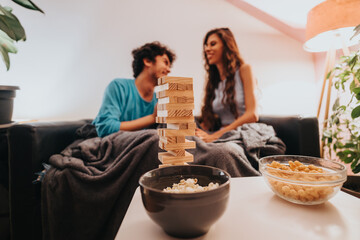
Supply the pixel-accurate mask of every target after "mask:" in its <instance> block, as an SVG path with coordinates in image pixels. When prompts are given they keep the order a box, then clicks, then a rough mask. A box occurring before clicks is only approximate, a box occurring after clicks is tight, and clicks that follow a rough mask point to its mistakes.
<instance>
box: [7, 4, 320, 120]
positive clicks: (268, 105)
mask: <svg viewBox="0 0 360 240" xmlns="http://www.w3.org/2000/svg"><path fill="white" fill-rule="evenodd" d="M34 2H35V3H36V4H37V5H38V6H39V7H40V8H42V9H43V10H44V11H45V15H43V14H41V13H39V12H34V11H29V10H26V9H22V8H21V7H19V6H17V5H15V4H11V2H10V3H8V4H7V5H10V6H12V7H13V9H14V13H15V14H16V15H17V16H18V18H19V19H20V21H22V23H23V25H24V27H25V30H26V33H27V38H28V39H27V41H26V42H20V43H18V44H17V45H18V48H19V52H18V53H17V54H16V55H11V57H10V58H11V69H10V71H9V72H6V71H5V70H4V69H5V67H4V66H0V67H1V70H0V72H1V73H0V79H1V84H9V85H18V86H20V88H21V90H20V91H18V92H17V97H16V99H15V109H14V117H13V118H14V119H38V120H55V119H56V120H73V119H81V118H93V117H95V115H96V114H97V111H98V109H99V107H100V104H101V100H102V95H103V91H104V89H105V87H106V85H107V84H108V83H109V82H110V81H111V80H112V79H113V78H115V77H132V69H131V60H132V58H131V50H132V49H133V48H135V47H138V46H140V45H142V44H144V43H146V42H150V41H154V40H159V41H161V42H163V43H164V44H166V45H168V46H169V47H170V48H171V49H173V50H174V51H175V52H176V54H177V60H176V61H175V62H174V66H173V69H172V72H171V74H170V75H172V76H189V77H193V78H194V82H195V85H194V89H195V91H196V94H195V105H196V109H195V112H196V114H198V113H199V112H200V107H201V101H202V96H203V95H202V90H203V84H204V74H205V72H204V70H203V59H202V41H203V37H204V35H205V33H206V32H207V31H208V30H210V29H212V28H215V27H225V26H226V27H230V29H231V30H232V31H233V32H234V34H235V37H236V40H237V43H238V46H239V48H240V52H241V54H242V55H243V57H244V59H245V60H246V61H247V62H248V63H249V64H251V65H252V67H253V72H254V75H255V76H256V78H257V80H258V92H259V104H260V113H261V114H275V115H293V114H301V115H312V116H314V115H315V114H316V105H317V102H318V99H317V98H318V95H319V91H320V90H319V89H318V87H317V85H318V83H317V82H316V81H315V80H314V79H315V72H314V65H313V60H312V56H311V54H310V53H307V52H305V51H304V50H303V49H302V44H301V43H300V42H297V41H295V40H293V39H291V38H289V37H287V36H285V35H283V34H282V33H280V32H278V31H277V30H275V29H273V28H271V27H269V26H267V25H266V24H264V23H262V22H260V21H258V20H256V19H255V18H253V17H251V16H249V15H248V14H246V13H244V12H242V11H241V10H240V9H238V8H236V7H234V6H233V5H231V4H230V3H228V2H226V1H222V0H151V1H148V0H121V1H119V0H92V1H88V0H76V1H72V0H71V1H70V0H62V1H48V0H35V1H34ZM4 5H5V4H4Z"/></svg>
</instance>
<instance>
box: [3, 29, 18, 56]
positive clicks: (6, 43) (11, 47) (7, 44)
mask: <svg viewBox="0 0 360 240" xmlns="http://www.w3.org/2000/svg"><path fill="white" fill-rule="evenodd" d="M0 45H1V46H2V47H3V48H5V50H6V51H8V52H10V53H17V48H16V46H15V44H14V40H13V39H11V38H9V36H8V35H7V34H6V33H4V32H3V31H1V30H0Z"/></svg>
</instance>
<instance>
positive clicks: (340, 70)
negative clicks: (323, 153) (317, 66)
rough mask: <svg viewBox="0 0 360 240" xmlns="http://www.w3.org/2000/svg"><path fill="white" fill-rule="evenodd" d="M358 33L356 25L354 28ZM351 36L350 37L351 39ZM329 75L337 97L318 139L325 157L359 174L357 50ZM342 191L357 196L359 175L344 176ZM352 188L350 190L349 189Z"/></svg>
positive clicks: (359, 75) (359, 74)
mask: <svg viewBox="0 0 360 240" xmlns="http://www.w3.org/2000/svg"><path fill="white" fill-rule="evenodd" d="M354 31H355V34H354V36H353V37H355V36H356V35H359V34H360V25H358V26H357V27H356V28H355V29H354ZM353 37H352V38H353ZM331 75H333V80H334V87H335V89H336V91H337V98H336V100H335V102H334V105H333V108H332V110H333V113H332V114H331V115H330V117H329V118H328V119H327V125H326V127H325V128H324V130H323V136H322V140H323V141H324V143H325V147H326V148H327V152H328V155H329V158H330V159H332V158H333V155H336V157H337V158H338V159H340V160H341V161H343V162H344V163H346V164H349V165H350V168H351V170H352V172H353V173H354V174H358V173H360V50H358V51H356V52H354V53H352V54H350V55H349V56H343V57H342V58H341V61H340V63H339V64H337V65H336V66H335V68H334V69H332V70H331V71H330V72H329V73H328V75H327V77H328V78H329V77H330V76H331ZM344 188H345V189H344V191H346V192H348V193H350V194H353V195H355V196H358V197H360V175H356V176H355V175H354V176H348V181H347V182H346V183H345V184H344ZM351 191H352V192H351Z"/></svg>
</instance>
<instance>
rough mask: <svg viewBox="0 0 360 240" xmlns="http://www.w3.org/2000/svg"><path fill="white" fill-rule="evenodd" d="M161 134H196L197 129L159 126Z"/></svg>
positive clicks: (163, 135) (169, 135)
mask: <svg viewBox="0 0 360 240" xmlns="http://www.w3.org/2000/svg"><path fill="white" fill-rule="evenodd" d="M157 131H158V134H159V136H162V137H176V136H195V129H180V130H177V129H166V128H159V129H158V130H157Z"/></svg>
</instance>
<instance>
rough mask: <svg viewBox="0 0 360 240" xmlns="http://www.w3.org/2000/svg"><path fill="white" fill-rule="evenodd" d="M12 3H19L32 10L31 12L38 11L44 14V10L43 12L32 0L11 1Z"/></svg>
mask: <svg viewBox="0 0 360 240" xmlns="http://www.w3.org/2000/svg"><path fill="white" fill-rule="evenodd" d="M11 1H13V2H14V3H17V4H19V5H20V6H23V7H25V8H28V9H31V10H36V11H39V12H42V13H44V12H43V10H41V9H40V8H39V7H38V6H36V5H35V3H33V2H32V1H30V0H11Z"/></svg>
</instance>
